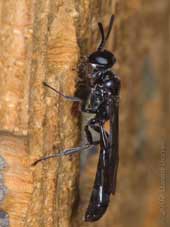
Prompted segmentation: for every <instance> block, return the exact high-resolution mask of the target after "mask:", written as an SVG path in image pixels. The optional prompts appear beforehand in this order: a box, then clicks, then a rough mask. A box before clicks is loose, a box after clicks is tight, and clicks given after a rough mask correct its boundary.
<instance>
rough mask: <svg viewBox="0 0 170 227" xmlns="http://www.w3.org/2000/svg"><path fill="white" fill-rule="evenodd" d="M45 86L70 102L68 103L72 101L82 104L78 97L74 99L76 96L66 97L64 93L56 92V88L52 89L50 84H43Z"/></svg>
mask: <svg viewBox="0 0 170 227" xmlns="http://www.w3.org/2000/svg"><path fill="white" fill-rule="evenodd" d="M43 85H44V86H46V87H48V88H50V89H51V90H53V91H54V92H56V93H57V94H58V95H60V96H62V97H63V98H64V99H66V100H68V101H72V102H81V101H82V100H81V99H80V98H78V97H74V96H68V95H64V94H63V93H62V92H60V91H58V90H56V89H55V88H53V87H51V86H50V85H49V84H47V83H46V82H43Z"/></svg>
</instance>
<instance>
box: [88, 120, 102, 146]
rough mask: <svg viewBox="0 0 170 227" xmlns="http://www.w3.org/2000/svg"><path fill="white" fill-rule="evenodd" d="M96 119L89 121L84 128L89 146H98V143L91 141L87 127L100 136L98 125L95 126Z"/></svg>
mask: <svg viewBox="0 0 170 227" xmlns="http://www.w3.org/2000/svg"><path fill="white" fill-rule="evenodd" d="M96 123H97V122H96V119H95V118H93V119H91V120H90V121H89V122H88V123H87V125H86V126H85V128H84V130H85V133H86V137H87V141H88V143H89V144H96V145H97V144H99V143H100V141H93V137H92V133H91V132H90V130H89V127H91V128H92V129H94V130H95V131H96V132H98V133H99V134H100V128H99V126H98V125H96Z"/></svg>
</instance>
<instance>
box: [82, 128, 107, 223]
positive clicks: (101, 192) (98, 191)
mask: <svg viewBox="0 0 170 227" xmlns="http://www.w3.org/2000/svg"><path fill="white" fill-rule="evenodd" d="M100 134H101V135H100V137H101V139H100V154H99V161H98V166H97V171H96V177H95V181H94V186H93V190H92V194H91V197H90V201H89V205H88V208H87V210H86V214H85V221H90V222H92V221H97V220H98V219H99V218H101V217H102V215H103V214H104V213H105V211H106V209H107V207H108V204H109V197H110V193H111V192H110V190H109V183H110V180H109V163H110V160H109V150H110V149H109V136H108V134H107V133H106V132H105V131H104V129H103V127H102V126H101V132H100Z"/></svg>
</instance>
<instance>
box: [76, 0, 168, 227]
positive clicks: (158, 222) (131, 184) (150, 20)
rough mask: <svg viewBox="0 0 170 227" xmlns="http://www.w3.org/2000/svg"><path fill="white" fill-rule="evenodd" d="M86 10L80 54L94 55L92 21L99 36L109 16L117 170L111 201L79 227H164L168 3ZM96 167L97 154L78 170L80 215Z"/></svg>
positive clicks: (133, 1) (138, 0) (135, 1)
mask: <svg viewBox="0 0 170 227" xmlns="http://www.w3.org/2000/svg"><path fill="white" fill-rule="evenodd" d="M94 4H95V3H94V2H93V1H91V4H90V5H91V7H92V8H93V9H94V11H92V13H91V15H90V17H89V18H90V19H89V23H88V24H89V28H88V29H89V30H90V32H89V33H88V31H86V32H85V33H84V34H83V35H84V36H83V37H82V38H80V46H81V49H82V54H84V53H90V52H92V51H94V50H95V48H96V45H97V42H96V40H98V39H99V38H100V35H99V32H98V29H97V27H96V24H97V21H102V23H103V24H104V27H105V30H107V28H108V27H107V26H108V23H109V18H110V15H111V14H112V13H114V14H115V16H116V20H115V23H114V29H113V32H112V35H111V37H110V39H109V43H108V44H107V48H108V49H109V50H111V51H113V52H114V54H115V56H116V58H117V63H116V65H115V66H114V67H113V71H114V72H116V73H117V74H118V75H119V77H120V79H121V94H120V135H119V140H120V162H119V163H120V164H119V171H118V184H117V193H116V195H115V196H111V201H110V206H109V208H108V210H107V212H106V214H105V215H104V216H103V218H102V219H101V220H99V221H98V222H96V223H84V222H80V223H79V226H95V227H103V226H110V227H111V226H114V227H125V226H130V227H158V226H165V227H167V226H169V225H168V216H167V208H168V186H169V185H168V177H167V172H168V151H169V150H168V148H169V144H170V137H169V135H170V117H169V116H170V44H169V43H170V2H169V1H167V0H162V1H159V0H156V1H155V0H154V1H153V0H150V1H147V0H130V1H125V0H121V1H119V2H117V3H116V7H115V11H111V7H109V4H110V6H111V5H112V4H113V5H114V6H115V2H114V1H100V4H99V1H98V2H97V3H96V5H94ZM95 11H98V12H99V17H98V18H96V16H94V15H96V14H97V13H96V12H95ZM93 25H94V26H93ZM87 37H88V38H87ZM89 37H90V38H89ZM81 155H82V156H83V157H82V158H84V156H86V154H84V153H83V152H82V154H81ZM97 162H98V154H95V155H94V154H93V155H91V156H88V159H87V160H86V165H85V167H83V170H82V171H81V177H80V210H79V215H80V216H83V212H85V209H86V207H87V204H88V200H89V198H90V193H91V191H92V186H93V181H94V177H95V173H96V168H97ZM80 220H81V218H80Z"/></svg>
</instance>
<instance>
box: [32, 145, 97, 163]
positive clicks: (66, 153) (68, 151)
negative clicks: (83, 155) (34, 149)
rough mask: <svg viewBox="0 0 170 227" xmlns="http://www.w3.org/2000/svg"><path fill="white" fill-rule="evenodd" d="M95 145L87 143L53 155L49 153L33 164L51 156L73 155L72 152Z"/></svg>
mask: <svg viewBox="0 0 170 227" xmlns="http://www.w3.org/2000/svg"><path fill="white" fill-rule="evenodd" d="M93 146H95V145H92V144H86V145H84V146H80V147H75V148H71V149H67V150H64V151H63V152H61V153H55V154H51V155H48V156H45V157H42V158H40V159H38V160H36V161H35V162H33V163H32V166H35V165H36V164H37V163H38V162H41V161H44V160H47V159H49V158H56V157H62V156H65V155H71V154H75V153H79V152H80V151H82V150H85V149H90V148H92V147H93Z"/></svg>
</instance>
